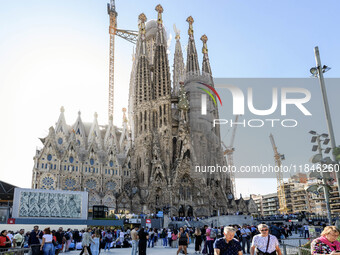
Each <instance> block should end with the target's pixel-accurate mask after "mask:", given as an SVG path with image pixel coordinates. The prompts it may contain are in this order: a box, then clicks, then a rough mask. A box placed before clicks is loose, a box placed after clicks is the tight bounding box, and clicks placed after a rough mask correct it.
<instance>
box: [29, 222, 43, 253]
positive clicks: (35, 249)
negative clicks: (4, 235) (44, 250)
mask: <svg viewBox="0 0 340 255" xmlns="http://www.w3.org/2000/svg"><path fill="white" fill-rule="evenodd" d="M42 235H43V233H42V232H41V231H40V230H39V227H38V226H34V229H33V230H32V232H31V234H30V237H29V239H28V245H29V247H31V249H32V255H40V239H41V238H42Z"/></svg>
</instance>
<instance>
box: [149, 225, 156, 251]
mask: <svg viewBox="0 0 340 255" xmlns="http://www.w3.org/2000/svg"><path fill="white" fill-rule="evenodd" d="M154 241H155V232H154V231H153V229H152V228H150V231H149V240H148V248H150V243H151V247H152V248H153V247H154V245H155V244H154Z"/></svg>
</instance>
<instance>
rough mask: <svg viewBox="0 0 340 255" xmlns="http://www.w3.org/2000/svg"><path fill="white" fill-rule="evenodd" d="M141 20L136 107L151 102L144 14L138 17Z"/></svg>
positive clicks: (138, 43)
mask: <svg viewBox="0 0 340 255" xmlns="http://www.w3.org/2000/svg"><path fill="white" fill-rule="evenodd" d="M138 19H139V24H138V26H139V39H138V42H137V45H139V47H140V48H139V52H138V58H137V68H136V69H137V71H136V83H135V84H136V85H135V86H136V87H135V93H136V97H135V99H136V101H135V105H138V104H139V103H142V102H145V101H146V102H148V101H150V100H151V73H150V68H149V61H148V58H147V47H146V39H145V32H146V31H145V21H146V16H145V14H144V13H142V14H140V15H139V16H138Z"/></svg>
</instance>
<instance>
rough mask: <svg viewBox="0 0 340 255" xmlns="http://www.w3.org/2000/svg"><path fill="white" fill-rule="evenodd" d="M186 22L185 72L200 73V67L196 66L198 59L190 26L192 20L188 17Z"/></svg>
mask: <svg viewBox="0 0 340 255" xmlns="http://www.w3.org/2000/svg"><path fill="white" fill-rule="evenodd" d="M187 22H188V23H189V30H188V34H189V41H188V48H187V66H186V72H187V73H197V74H199V73H200V67H199V65H198V58H197V51H196V45H195V39H194V29H193V27H192V24H193V23H194V19H193V18H192V17H191V16H189V17H188V18H187Z"/></svg>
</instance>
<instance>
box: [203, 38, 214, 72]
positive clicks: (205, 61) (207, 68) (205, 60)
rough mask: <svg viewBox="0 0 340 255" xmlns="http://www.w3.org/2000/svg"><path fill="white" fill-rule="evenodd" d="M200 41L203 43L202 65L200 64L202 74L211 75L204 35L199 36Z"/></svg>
mask: <svg viewBox="0 0 340 255" xmlns="http://www.w3.org/2000/svg"><path fill="white" fill-rule="evenodd" d="M201 41H202V42H203V48H202V53H203V63H202V73H208V74H210V75H212V73H211V68H210V62H209V56H208V47H207V41H208V37H207V36H206V35H202V36H201Z"/></svg>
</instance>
